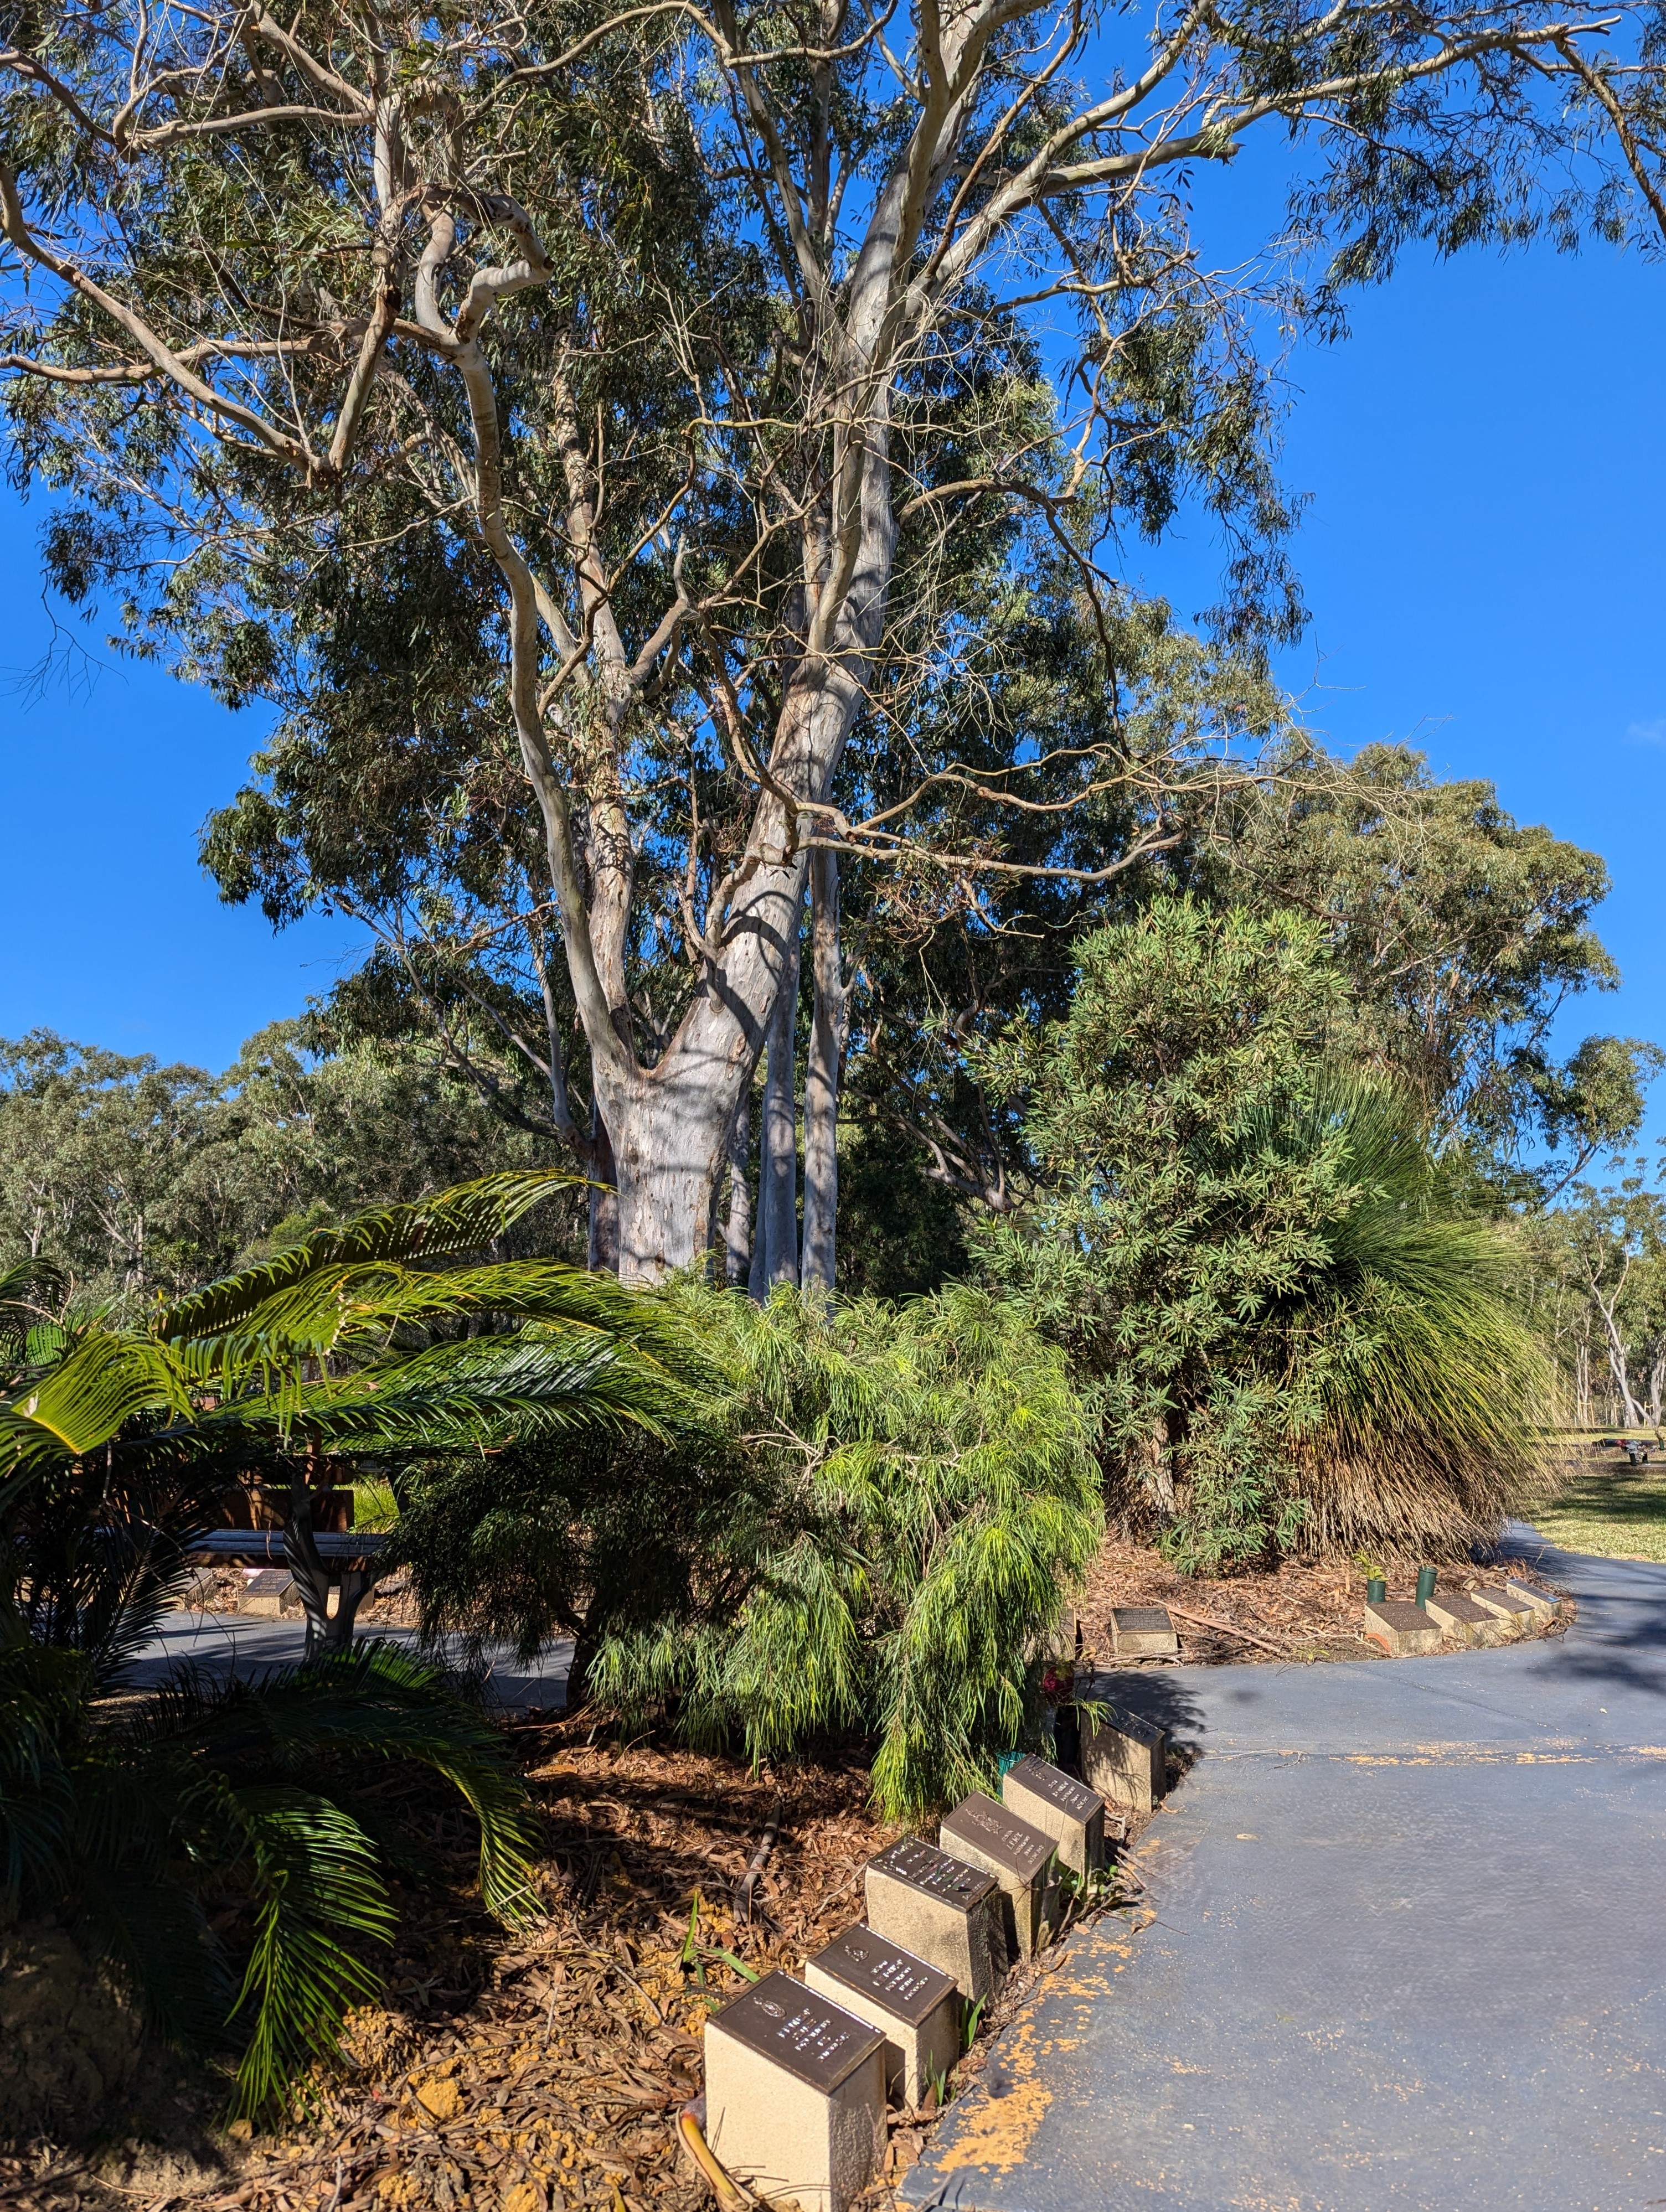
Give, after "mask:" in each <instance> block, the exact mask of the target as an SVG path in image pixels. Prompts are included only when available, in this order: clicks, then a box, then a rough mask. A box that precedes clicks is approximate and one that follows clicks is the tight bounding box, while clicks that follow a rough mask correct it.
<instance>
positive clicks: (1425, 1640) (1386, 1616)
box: [1365, 1597, 1440, 1659]
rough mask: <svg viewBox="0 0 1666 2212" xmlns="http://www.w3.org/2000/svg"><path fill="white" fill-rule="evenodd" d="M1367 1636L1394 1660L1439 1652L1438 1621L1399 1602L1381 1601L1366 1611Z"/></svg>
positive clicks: (1368, 1607)
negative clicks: (1417, 1653)
mask: <svg viewBox="0 0 1666 2212" xmlns="http://www.w3.org/2000/svg"><path fill="white" fill-rule="evenodd" d="M1365 1633H1366V1635H1367V1636H1368V1637H1369V1638H1371V1642H1372V1643H1373V1644H1381V1645H1382V1646H1383V1650H1385V1651H1386V1652H1387V1653H1388V1654H1389V1657H1390V1658H1394V1659H1403V1658H1406V1657H1408V1656H1410V1655H1411V1654H1412V1653H1414V1652H1417V1651H1438V1650H1439V1649H1440V1630H1439V1627H1438V1625H1437V1624H1436V1623H1435V1621H1434V1620H1432V1619H1431V1617H1430V1616H1429V1614H1428V1613H1426V1612H1425V1610H1424V1608H1423V1607H1421V1606H1420V1605H1409V1604H1408V1603H1407V1602H1406V1601H1404V1600H1403V1599H1400V1598H1391V1597H1385V1598H1381V1599H1379V1600H1378V1601H1377V1603H1376V1604H1375V1605H1368V1606H1367V1607H1365Z"/></svg>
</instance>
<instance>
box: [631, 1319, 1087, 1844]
mask: <svg viewBox="0 0 1666 2212" xmlns="http://www.w3.org/2000/svg"><path fill="white" fill-rule="evenodd" d="M676 1295H677V1296H678V1298H679V1300H680V1302H681V1303H682V1304H683V1305H684V1310H688V1311H690V1312H691V1313H693V1314H694V1315H696V1316H697V1318H698V1320H699V1322H700V1323H701V1327H702V1334H703V1335H704V1337H705V1339H706V1340H707V1342H708V1346H710V1347H711V1349H712V1352H713V1356H714V1360H715V1362H716V1364H718V1365H720V1366H721V1369H722V1370H723V1372H724V1376H725V1378H726V1383H727V1402H726V1404H725V1405H724V1407H723V1409H722V1418H723V1422H724V1426H725V1429H726V1431H727V1435H728V1437H729V1438H730V1440H731V1441H730V1449H732V1450H736V1451H739V1452H740V1453H742V1454H744V1455H747V1456H748V1457H751V1458H752V1459H754V1460H755V1461H758V1462H763V1463H764V1464H766V1465H767V1466H768V1467H769V1468H770V1470H771V1471H772V1474H773V1475H774V1479H775V1482H776V1483H777V1484H778V1485H779V1486H781V1488H782V1490H783V1491H785V1492H787V1494H789V1495H790V1496H791V1497H793V1498H794V1499H795V1500H796V1501H797V1506H798V1514H799V1520H798V1525H797V1526H796V1527H795V1528H791V1529H790V1530H789V1531H788V1532H787V1533H786V1534H785V1536H784V1539H783V1541H778V1542H774V1543H770V1544H769V1545H767V1546H764V1547H760V1549H759V1550H758V1552H757V1555H756V1558H755V1559H754V1561H753V1565H752V1573H751V1585H750V1587H749V1589H748V1590H747V1593H746V1595H745V1601H744V1603H742V1604H740V1605H739V1607H734V1608H733V1609H729V1608H716V1607H707V1608H701V1609H699V1610H696V1611H694V1612H690V1613H684V1615H683V1616H682V1617H681V1618H678V1619H673V1618H669V1617H667V1618H665V1619H662V1620H660V1622H658V1623H656V1624H654V1625H653V1626H645V1627H642V1628H639V1629H635V1630H634V1631H621V1632H616V1633H615V1634H613V1635H611V1636H610V1637H609V1638H607V1639H606V1641H605V1643H604V1644H603V1646H602V1649H601V1651H600V1653H599V1658H598V1662H597V1666H596V1669H595V1677H594V1679H595V1683H596V1686H597V1689H598V1690H599V1692H601V1693H603V1694H605V1696H607V1697H608V1698H609V1699H611V1700H613V1701H614V1702H615V1703H617V1705H619V1706H620V1707H621V1708H622V1709H624V1710H626V1711H633V1710H635V1711H640V1710H641V1709H642V1708H643V1707H644V1706H645V1705H648V1703H650V1702H651V1701H654V1700H664V1699H675V1700H676V1706H677V1713H678V1724H679V1726H680V1727H681V1729H683V1731H684V1734H685V1735H688V1736H689V1737H690V1738H691V1739H692V1740H695V1741H719V1740H724V1741H736V1740H738V1741H740V1742H741V1743H742V1744H743V1745H744V1746H745V1749H746V1750H747V1751H748V1752H749V1753H751V1756H752V1757H753V1758H754V1759H764V1758H769V1757H775V1756H779V1755H781V1754H783V1753H792V1752H794V1751H797V1750H800V1749H801V1748H802V1747H804V1746H805V1745H806V1743H808V1742H809V1741H811V1740H812V1738H814V1737H816V1736H818V1735H825V1734H827V1733H829V1732H830V1731H832V1730H835V1729H840V1728H854V1729H861V1730H862V1731H864V1732H865V1733H866V1734H869V1735H872V1736H873V1737H875V1738H877V1740H878V1742H877V1749H876V1751H875V1753H874V1758H873V1793H874V1797H875V1801H876V1802H877V1803H878V1804H879V1807H880V1808H882V1809H883V1810H884V1811H885V1813H887V1814H890V1815H891V1816H893V1817H897V1818H909V1817H913V1816H917V1815H919V1814H922V1813H924V1812H925V1811H927V1809H928V1808H931V1807H933V1806H935V1805H939V1804H941V1803H944V1802H948V1801H950V1800H952V1799H953V1798H955V1797H957V1796H960V1795H962V1794H964V1791H965V1790H969V1789H971V1788H973V1787H976V1786H979V1785H982V1786H985V1787H987V1786H988V1783H989V1782H990V1780H991V1779H992V1778H993V1774H994V1753H996V1752H997V1751H998V1750H999V1749H1000V1748H1001V1747H1003V1746H1005V1745H1007V1744H1011V1743H1012V1742H1013V1741H1016V1739H1017V1737H1018V1733H1019V1731H1020V1729H1021V1728H1022V1726H1023V1724H1024V1721H1025V1707H1026V1699H1027V1695H1028V1693H1029V1678H1030V1674H1031V1664H1030V1662H1031V1660H1032V1659H1033V1657H1034V1655H1035V1653H1036V1651H1037V1650H1038V1649H1039V1648H1040V1647H1041V1645H1042V1644H1043V1643H1045V1642H1046V1640H1047V1639H1048V1638H1050V1637H1051V1636H1052V1635H1053V1633H1054V1632H1055V1630H1056V1627H1057V1625H1058V1621H1059V1618H1060V1614H1061V1610H1062V1607H1063V1603H1064V1598H1065V1593H1066V1589H1067V1584H1068V1583H1069V1581H1070V1580H1071V1579H1072V1578H1073V1577H1075V1576H1076V1575H1078V1574H1079V1572H1080V1571H1082V1569H1083V1568H1085V1566H1086V1565H1087V1563H1088V1561H1089V1560H1090V1559H1091V1558H1092V1556H1093V1554H1094V1552H1095V1550H1096V1549H1097V1545H1098V1541H1099V1537H1100V1534H1101V1531H1102V1526H1103V1522H1102V1512H1101V1505H1100V1499H1099V1494H1098V1482H1097V1469H1096V1467H1095V1463H1094V1461H1093V1458H1092V1455H1091V1443H1092V1437H1093V1430H1092V1413H1091V1407H1089V1405H1088V1404H1087V1403H1086V1402H1085V1401H1084V1398H1083V1395H1082V1394H1081V1393H1080V1391H1079V1389H1076V1388H1075V1387H1074V1385H1073V1383H1072V1381H1071V1378H1070V1376H1069V1373H1068V1370H1067V1365H1066V1363H1065V1361H1064V1360H1063V1359H1062V1358H1061V1357H1060V1355H1059V1354H1058V1352H1056V1351H1055V1350H1054V1349H1053V1348H1052V1347H1051V1346H1048V1345H1047V1344H1045V1343H1044V1342H1043V1340H1041V1338H1040V1337H1039V1336H1038V1335H1037V1334H1036V1332H1035V1331H1034V1330H1032V1329H1031V1328H1029V1327H1028V1326H1027V1324H1026V1323H1025V1322H1024V1320H1023V1319H1022V1317H1021V1316H1019V1314H1018V1311H1017V1310H1016V1309H1015V1308H1014V1307H1013V1306H1012V1305H1011V1304H1008V1303H1007V1302H1006V1301H1005V1300H1003V1299H1000V1298H998V1297H992V1296H989V1295H988V1294H987V1293H985V1292H982V1291H976V1290H971V1289H967V1288H963V1287H951V1288H949V1289H947V1290H945V1291H940V1292H939V1293H938V1294H937V1295H935V1296H934V1297H923V1298H915V1299H910V1300H909V1301H908V1302H907V1303H905V1304H903V1305H901V1306H896V1307H893V1306H891V1305H888V1304H884V1303H883V1302H881V1301H879V1300H876V1299H872V1298H863V1299H860V1300H857V1301H855V1302H854V1303H853V1304H848V1305H845V1306H841V1307H836V1308H834V1309H832V1310H828V1309H827V1308H825V1307H824V1305H823V1304H821V1303H820V1302H819V1301H818V1300H816V1299H814V1298H800V1297H796V1296H794V1295H793V1294H792V1293H790V1292H786V1291H777V1292H776V1293H775V1296H774V1297H772V1298H771V1299H770V1301H769V1304H768V1305H767V1306H764V1307H763V1308H761V1309H760V1308H758V1307H757V1306H754V1305H753V1304H751V1302H750V1301H748V1300H746V1299H744V1298H740V1297H735V1296H733V1295H731V1294H727V1293H723V1292H713V1291H702V1290H700V1289H698V1288H696V1287H694V1286H692V1285H689V1286H684V1288H683V1289H682V1290H681V1291H678V1293H677V1294H676Z"/></svg>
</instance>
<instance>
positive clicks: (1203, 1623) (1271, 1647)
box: [1164, 1599, 1290, 1659]
mask: <svg viewBox="0 0 1666 2212" xmlns="http://www.w3.org/2000/svg"><path fill="white" fill-rule="evenodd" d="M1164 1604H1165V1605H1167V1606H1168V1610H1169V1611H1170V1613H1173V1614H1174V1616H1175V1618H1176V1619H1177V1620H1189V1621H1190V1622H1191V1624H1192V1626H1193V1627H1194V1628H1216V1629H1219V1631H1220V1632H1221V1634H1222V1635H1223V1636H1237V1637H1240V1638H1242V1639H1243V1642H1244V1643H1246V1644H1260V1646H1261V1648H1262V1650H1263V1651H1273V1652H1276V1653H1277V1655H1278V1656H1279V1657H1280V1659H1284V1658H1287V1657H1288V1656H1289V1655H1290V1647H1289V1645H1288V1644H1274V1641H1273V1639H1272V1638H1271V1637H1270V1636H1257V1635H1256V1632H1255V1631H1254V1630H1253V1629H1250V1628H1240V1627H1239V1626H1238V1625H1237V1622H1236V1621H1234V1620H1216V1619H1215V1618H1214V1617H1213V1614H1212V1613H1188V1612H1187V1611H1186V1609H1185V1607H1183V1606H1178V1605H1171V1604H1169V1603H1168V1601H1167V1600H1166V1599H1165V1600H1164Z"/></svg>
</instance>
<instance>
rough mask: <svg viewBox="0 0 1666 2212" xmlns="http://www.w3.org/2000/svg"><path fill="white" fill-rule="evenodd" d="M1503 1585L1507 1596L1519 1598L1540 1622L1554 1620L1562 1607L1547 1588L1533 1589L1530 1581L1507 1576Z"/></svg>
mask: <svg viewBox="0 0 1666 2212" xmlns="http://www.w3.org/2000/svg"><path fill="white" fill-rule="evenodd" d="M1504 1587H1505V1594H1506V1595H1508V1596H1511V1597H1513V1598H1519V1599H1520V1601H1521V1602H1522V1603H1523V1605H1524V1606H1526V1607H1527V1608H1528V1610H1529V1613H1531V1614H1532V1615H1533V1617H1534V1619H1535V1620H1536V1621H1539V1622H1541V1623H1542V1622H1544V1621H1547V1620H1555V1618H1556V1616H1557V1614H1558V1613H1560V1611H1561V1609H1562V1608H1561V1607H1560V1604H1559V1603H1558V1602H1557V1601H1556V1600H1555V1599H1554V1597H1552V1596H1551V1595H1550V1594H1549V1592H1548V1591H1547V1590H1541V1589H1535V1588H1534V1587H1533V1584H1532V1583H1518V1582H1517V1581H1516V1580H1515V1579H1514V1578H1513V1577H1508V1576H1507V1577H1505V1585H1504Z"/></svg>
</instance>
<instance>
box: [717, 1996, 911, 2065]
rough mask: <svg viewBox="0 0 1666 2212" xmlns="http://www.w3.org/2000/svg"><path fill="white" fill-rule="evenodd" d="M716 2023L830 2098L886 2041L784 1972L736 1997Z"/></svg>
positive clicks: (865, 2023)
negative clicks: (847, 2077) (841, 2083)
mask: <svg viewBox="0 0 1666 2212" xmlns="http://www.w3.org/2000/svg"><path fill="white" fill-rule="evenodd" d="M713 2023H714V2025H715V2026H719V2027H721V2028H722V2030H723V2033H725V2034H726V2035H732V2036H733V2037H734V2039H735V2040H736V2041H737V2042H738V2043H744V2044H745V2045H746V2046H747V2047H748V2049H749V2050H752V2051H761V2052H762V2053H763V2056H764V2057H766V2058H771V2059H773V2060H774V2061H775V2064H776V2065H777V2066H784V2067H785V2068H786V2069H787V2072H788V2073H789V2074H793V2075H796V2076H797V2077H798V2079H799V2080H800V2081H804V2082H806V2083H808V2085H809V2087H811V2088H812V2089H819V2090H820V2091H821V2093H822V2094H823V2095H824V2096H827V2095H829V2094H830V2093H831V2092H832V2091H833V2090H835V2089H836V2088H837V2087H838V2086H839V2084H840V2082H842V2081H843V2080H844V2079H845V2076H846V2075H848V2074H852V2073H854V2071H855V2069H857V2067H859V2066H860V2064H861V2063H862V2061H863V2059H865V2058H866V2057H870V2056H871V2055H872V2054H873V2052H874V2051H877V2050H878V2049H879V2045H880V2044H881V2043H883V2042H884V2040H885V2038H884V2037H883V2036H882V2035H880V2034H879V2032H878V2030H877V2029H875V2028H872V2027H869V2026H868V2024H867V2022H866V2021H861V2020H858V2019H857V2018H856V2015H854V2013H848V2012H844V2011H842V2010H841V2008H839V2007H838V2006H837V2005H836V2004H830V2003H829V2002H828V2000H827V1999H826V1998H825V1997H824V1996H818V1994H817V1992H816V1991H815V1990H809V1989H806V1987H805V1985H804V1984H803V1983H802V1982H795V1981H794V1980H793V1977H792V1976H791V1975H790V1974H783V1973H781V1972H775V1973H773V1974H766V1975H765V1976H764V1978H763V1980H762V1981H761V1982H754V1983H753V1984H752V1986H751V1989H749V1990H742V1991H741V1993H740V1995H739V1996H738V1997H734V1998H732V1999H731V2001H730V2002H728V2003H727V2004H726V2005H725V2006H724V2008H723V2009H722V2011H721V2012H720V2013H715V2014H714V2015H713Z"/></svg>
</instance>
